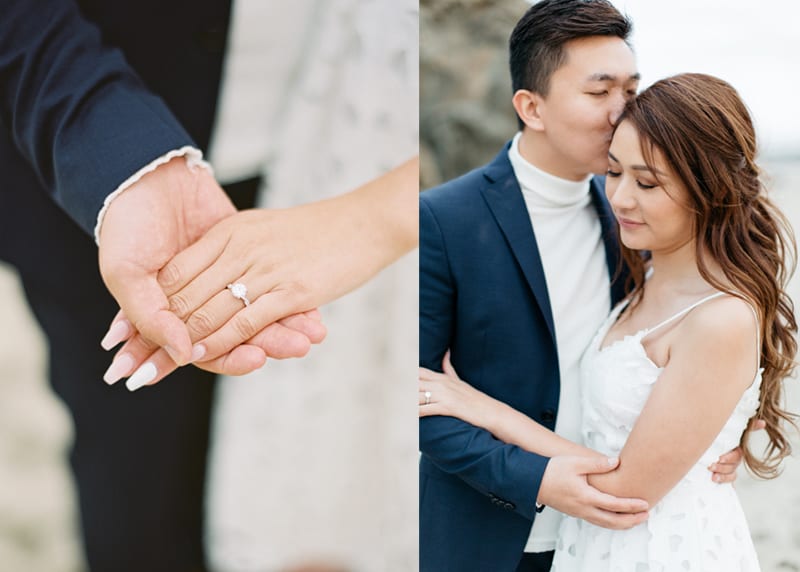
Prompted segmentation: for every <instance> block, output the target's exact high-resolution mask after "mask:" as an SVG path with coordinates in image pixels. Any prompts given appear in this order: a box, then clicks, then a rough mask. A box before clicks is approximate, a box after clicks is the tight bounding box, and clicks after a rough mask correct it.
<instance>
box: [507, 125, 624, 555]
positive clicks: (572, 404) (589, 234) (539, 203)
mask: <svg viewBox="0 0 800 572" xmlns="http://www.w3.org/2000/svg"><path fill="white" fill-rule="evenodd" d="M520 136H521V133H517V135H516V136H515V137H514V140H513V142H512V144H511V148H510V149H509V151H508V158H509V159H510V160H511V166H512V167H513V169H514V174H515V175H516V177H517V180H518V181H519V185H520V187H521V189H522V196H523V198H524V199H525V206H526V207H527V209H528V214H529V215H530V217H531V224H532V225H533V230H534V234H535V235H536V244H537V246H538V247H539V254H540V255H541V259H542V267H543V268H544V276H545V280H546V282H547V292H548V294H549V296H550V308H551V309H552V312H553V323H554V324H555V333H556V346H557V348H558V367H559V370H560V372H561V393H560V399H559V403H558V417H557V419H556V433H558V434H559V435H561V436H563V437H565V438H567V439H569V440H571V441H575V442H578V443H580V442H581V432H580V422H581V401H580V390H579V381H580V369H579V366H580V359H581V356H582V355H583V352H584V350H585V349H586V347H587V346H588V345H589V342H590V341H591V340H592V338H593V337H594V334H595V332H596V331H597V329H598V328H599V327H600V325H601V323H602V322H603V320H604V319H605V318H606V316H607V315H608V312H609V308H610V305H611V298H610V293H609V278H608V269H607V265H606V258H605V248H604V246H603V239H602V236H601V227H600V221H599V219H598V218H597V211H596V210H595V208H594V206H593V205H592V201H591V196H590V194H589V181H590V179H591V177H587V178H586V179H584V180H583V181H568V180H566V179H561V178H558V177H555V176H553V175H550V174H549V173H545V172H544V171H542V170H541V169H539V168H537V167H535V166H534V165H532V164H531V163H530V162H528V161H527V160H525V159H524V158H523V157H522V155H520V152H519V139H520ZM533 375H536V372H534V373H533ZM560 523H561V513H560V512H558V511H556V510H553V509H551V508H545V510H544V511H542V513H541V514H539V515H538V516H537V517H536V520H535V521H534V524H533V527H532V529H531V535H530V537H529V538H528V543H527V544H526V546H525V552H545V551H548V550H553V549H554V548H555V545H556V538H557V536H558V527H559V525H560Z"/></svg>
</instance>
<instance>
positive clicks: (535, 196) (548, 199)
mask: <svg viewBox="0 0 800 572" xmlns="http://www.w3.org/2000/svg"><path fill="white" fill-rule="evenodd" d="M520 137H522V132H519V133H517V134H516V135H515V136H514V139H513V141H512V142H511V147H510V148H509V150H508V158H509V160H510V161H511V166H512V168H513V169H514V174H515V175H516V177H517V180H518V181H519V186H520V187H521V188H522V192H523V193H524V194H525V195H526V199H528V200H531V201H532V202H533V203H534V204H535V205H536V206H538V207H546V208H569V207H576V206H583V205H585V204H586V203H587V201H588V199H589V181H590V180H591V178H592V176H591V175H589V176H587V177H586V178H585V179H584V180H582V181H569V180H567V179H562V178H560V177H556V176H555V175H551V174H550V173H545V172H544V171H542V170H541V169H539V168H538V167H536V166H534V165H533V164H531V163H530V162H529V161H527V160H526V159H525V158H524V157H523V156H522V155H521V154H520V152H519V139H520Z"/></svg>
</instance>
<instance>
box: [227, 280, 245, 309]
mask: <svg viewBox="0 0 800 572" xmlns="http://www.w3.org/2000/svg"><path fill="white" fill-rule="evenodd" d="M226 288H227V289H228V290H230V291H231V294H233V297H234V298H237V299H239V300H241V301H242V302H244V305H245V306H249V305H250V300H248V299H247V286H245V285H244V284H242V283H241V282H236V283H234V284H228V285H227V286H226Z"/></svg>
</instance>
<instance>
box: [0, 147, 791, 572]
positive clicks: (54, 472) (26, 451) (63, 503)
mask: <svg viewBox="0 0 800 572" xmlns="http://www.w3.org/2000/svg"><path fill="white" fill-rule="evenodd" d="M767 168H768V170H769V172H770V173H771V176H772V178H773V188H775V189H776V190H775V194H774V197H775V199H776V201H777V202H778V203H779V204H780V205H781V206H782V207H783V208H784V210H785V212H786V213H787V214H788V215H789V217H790V219H791V220H792V223H793V225H794V227H795V228H799V229H800V193H797V192H796V189H798V188H800V161H794V162H792V161H783V162H773V163H771V164H769V165H768V166H767ZM790 290H791V293H792V295H793V297H794V298H795V299H796V300H800V298H798V295H799V294H800V281H798V280H795V281H794V282H793V285H792V287H791V289H790ZM0 301H2V302H1V303H0V324H2V327H0V569H2V570H25V571H30V572H39V571H42V572H78V571H81V570H84V569H85V564H84V562H83V557H82V554H81V551H80V548H79V545H78V543H77V541H76V540H77V538H78V529H77V516H76V512H75V511H76V508H75V500H74V491H73V486H72V482H71V480H70V477H69V473H68V471H67V466H66V456H67V454H68V447H69V443H70V439H71V425H70V419H69V416H68V414H67V413H66V411H65V409H64V408H63V407H62V405H61V404H60V403H59V402H58V400H57V399H56V398H55V397H54V396H53V395H52V393H51V392H50V391H49V388H48V386H47V382H46V379H45V361H44V357H45V343H44V339H43V337H42V335H41V333H40V332H39V330H38V328H37V327H36V325H35V323H34V322H33V318H32V316H31V315H30V313H29V312H28V310H27V306H25V304H24V300H23V297H22V292H21V289H20V285H19V282H18V281H17V279H16V276H15V275H14V274H13V272H11V270H10V269H9V268H8V267H5V266H0ZM98 383H100V380H98ZM786 385H787V389H788V391H787V399H788V401H787V403H788V405H789V409H791V410H793V411H798V412H800V388H798V384H797V382H796V380H790V381H789V382H788V383H787V384H786ZM408 392H409V399H413V398H414V395H413V394H414V388H413V386H409V389H408ZM337 398H340V397H337V394H336V392H333V393H332V395H331V399H337ZM341 398H344V397H341ZM408 430H409V431H416V420H415V419H413V418H410V419H409V420H408ZM793 443H794V445H795V449H796V451H797V452H796V453H795V455H794V456H793V457H792V458H790V459H788V460H787V461H786V463H785V469H784V472H783V475H782V476H781V477H779V478H778V479H776V480H772V481H759V480H755V479H753V478H751V477H750V476H748V475H747V474H746V473H745V471H744V470H740V475H739V479H738V482H737V490H738V491H739V494H740V496H741V499H742V503H743V505H744V508H745V512H746V514H747V517H748V520H749V523H750V528H751V532H752V535H753V539H754V541H755V544H756V547H757V550H758V553H759V558H760V560H761V565H762V569H763V570H764V571H765V572H773V571H774V572H784V571H792V570H796V571H800V524H799V523H800V486H798V484H800V461H799V460H798V455H800V439H798V436H797V435H793ZM292 510H293V506H292V504H291V503H287V505H286V511H292ZM274 516H275V518H278V519H279V518H280V514H276V515H274ZM342 518H346V515H342ZM375 572H378V571H375Z"/></svg>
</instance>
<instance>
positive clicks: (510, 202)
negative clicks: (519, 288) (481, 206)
mask: <svg viewBox="0 0 800 572" xmlns="http://www.w3.org/2000/svg"><path fill="white" fill-rule="evenodd" d="M484 179H485V182H486V184H485V185H484V187H483V188H482V189H481V192H482V194H483V197H484V199H485V200H486V203H487V205H488V206H489V209H490V210H491V212H492V214H493V215H494V218H495V220H496V221H497V224H498V225H499V226H500V229H501V231H502V232H503V235H504V236H505V238H506V241H507V242H508V245H509V247H510V248H511V252H512V253H513V255H514V258H516V260H517V263H518V264H519V266H520V268H521V269H522V274H523V275H524V276H525V280H526V281H527V283H528V286H529V287H530V289H531V291H532V292H533V295H534V298H535V299H536V303H537V304H538V305H539V309H540V310H541V311H542V315H543V316H544V319H545V322H546V323H547V329H548V330H549V331H550V336H551V338H552V340H553V343H555V339H556V337H555V329H554V327H553V313H552V310H551V308H550V297H549V296H548V294H547V282H546V281H545V277H544V268H543V267H542V259H541V256H540V254H539V247H538V245H537V244H536V236H535V235H534V231H533V227H532V226H531V219H530V217H529V215H528V209H527V208H526V206H525V200H524V199H523V198H522V191H521V190H520V187H519V183H518V182H517V179H516V177H515V176H514V170H513V169H512V168H511V162H510V161H509V160H508V145H506V147H505V148H504V149H503V150H502V151H501V152H500V154H499V155H498V156H497V157H496V158H495V159H494V161H492V162H491V163H490V164H489V165H487V167H486V169H485V170H484Z"/></svg>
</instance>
